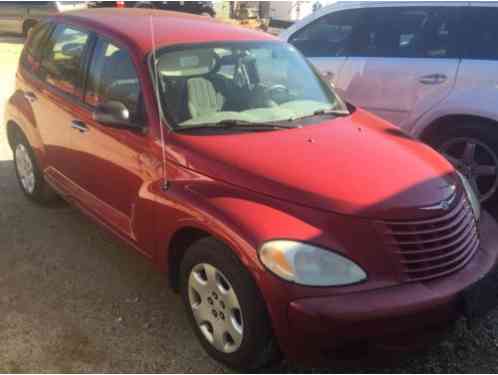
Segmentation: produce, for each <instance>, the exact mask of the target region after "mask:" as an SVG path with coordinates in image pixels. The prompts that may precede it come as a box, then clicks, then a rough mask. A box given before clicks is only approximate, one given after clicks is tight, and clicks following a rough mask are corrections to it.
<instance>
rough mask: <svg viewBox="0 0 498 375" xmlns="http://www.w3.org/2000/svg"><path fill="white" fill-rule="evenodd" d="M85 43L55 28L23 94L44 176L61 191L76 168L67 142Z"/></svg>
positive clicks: (83, 34) (79, 35)
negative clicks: (42, 153) (35, 131)
mask: <svg viewBox="0 0 498 375" xmlns="http://www.w3.org/2000/svg"><path fill="white" fill-rule="evenodd" d="M89 41H90V33H89V32H88V31H86V30H83V29H79V28H76V27H74V26H67V25H63V24H58V25H57V26H56V27H55V28H54V30H53V31H52V32H51V35H50V37H49V38H48V40H47V42H46V43H45V44H44V48H43V54H42V57H41V64H40V66H39V67H38V69H37V78H36V79H33V80H31V81H30V89H29V90H26V92H25V96H26V97H27V98H28V100H29V101H30V103H31V106H32V109H33V112H34V117H35V119H36V126H37V127H38V132H39V134H40V137H41V139H42V142H43V145H44V148H45V158H46V164H47V165H48V168H47V169H46V170H45V173H46V175H47V178H49V179H51V181H52V182H53V183H55V184H56V185H57V186H59V187H61V188H69V186H70V185H69V184H68V182H69V181H70V180H71V174H72V173H73V172H74V170H75V169H77V168H78V166H79V162H78V155H77V154H76V153H75V152H74V151H75V150H74V149H72V148H71V142H70V140H71V135H72V133H73V127H74V126H75V123H74V116H73V112H74V110H75V108H77V107H78V106H79V105H81V99H82V85H81V83H82V82H81V78H82V76H81V67H82V64H83V61H84V56H85V54H86V52H87V48H88V43H89ZM67 192H68V193H71V192H70V191H67Z"/></svg>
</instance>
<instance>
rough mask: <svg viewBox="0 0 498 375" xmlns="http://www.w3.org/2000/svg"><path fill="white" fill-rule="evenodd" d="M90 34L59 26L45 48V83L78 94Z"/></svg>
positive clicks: (43, 68) (43, 62) (43, 67)
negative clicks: (77, 89)
mask: <svg viewBox="0 0 498 375" xmlns="http://www.w3.org/2000/svg"><path fill="white" fill-rule="evenodd" d="M88 38H89V34H88V33H87V32H85V31H81V30H78V29H76V28H73V27H70V26H65V25H57V27H56V28H55V30H54V31H53V33H52V35H51V36H50V39H49V41H48V43H47V46H46V48H44V50H45V51H44V56H43V58H42V63H41V70H42V74H43V78H44V79H45V81H46V82H47V83H49V84H51V85H52V86H54V87H56V88H58V89H60V90H62V91H64V92H65V93H68V94H76V88H77V86H78V83H79V81H80V79H81V62H82V61H81V60H82V57H83V52H84V51H85V47H86V43H87V41H88Z"/></svg>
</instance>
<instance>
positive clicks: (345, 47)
mask: <svg viewBox="0 0 498 375" xmlns="http://www.w3.org/2000/svg"><path fill="white" fill-rule="evenodd" d="M360 16H361V11H360V10H358V9H356V10H355V9H353V10H345V11H339V12H334V13H330V14H328V15H326V16H323V17H321V18H319V19H318V20H316V21H314V22H312V23H311V24H309V25H307V26H305V27H304V28H303V29H301V30H299V31H297V32H296V33H295V34H294V35H292V37H291V38H290V39H289V42H290V43H291V44H293V45H294V46H295V47H296V48H297V49H299V50H300V51H301V53H302V54H303V55H304V56H306V57H340V56H348V55H349V53H350V47H351V37H352V35H353V32H354V29H355V28H356V27H357V24H358V21H359V19H360Z"/></svg>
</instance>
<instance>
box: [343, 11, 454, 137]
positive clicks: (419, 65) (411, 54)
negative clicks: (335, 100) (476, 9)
mask: <svg viewBox="0 0 498 375" xmlns="http://www.w3.org/2000/svg"><path fill="white" fill-rule="evenodd" d="M458 11H459V8H458V7H454V6H437V7H427V6H405V7H371V8H369V7H367V8H365V9H364V10H363V16H362V19H361V24H360V25H359V26H358V27H357V28H356V29H355V32H354V35H353V46H352V52H351V57H350V58H349V59H348V61H347V63H346V64H345V65H344V67H343V68H342V71H341V80H342V82H341V83H340V84H339V85H340V86H341V87H342V88H343V90H344V92H345V98H346V99H347V100H348V101H350V102H352V103H354V104H356V105H359V106H361V107H364V108H365V109H367V110H369V111H371V112H373V113H376V114H377V115H379V116H381V117H383V118H385V119H386V120H388V121H391V122H392V123H394V124H396V125H399V126H401V127H404V126H406V125H407V124H409V123H410V122H411V121H413V120H414V119H415V118H417V117H418V116H419V115H421V114H423V113H425V112H426V111H428V110H430V109H431V108H432V107H433V106H435V105H437V104H438V103H439V102H441V101H442V100H443V99H445V98H446V97H447V96H448V94H449V93H450V91H451V89H452V87H453V85H454V83H455V78H456V74H457V70H458V66H459V62H460V60H459V51H458V43H457V42H458V33H459V25H458Z"/></svg>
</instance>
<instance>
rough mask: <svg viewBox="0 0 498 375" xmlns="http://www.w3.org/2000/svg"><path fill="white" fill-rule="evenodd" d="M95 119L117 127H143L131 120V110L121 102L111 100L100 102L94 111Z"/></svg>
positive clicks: (138, 128)
mask: <svg viewBox="0 0 498 375" xmlns="http://www.w3.org/2000/svg"><path fill="white" fill-rule="evenodd" d="M93 119H94V120H95V121H97V122H100V123H101V124H103V125H108V126H114V127H117V128H126V129H137V130H140V129H142V127H141V126H140V125H138V124H134V123H132V122H131V121H130V111H129V110H128V108H127V107H126V106H125V105H124V104H123V103H121V102H118V101H115V100H110V101H108V102H104V103H102V104H99V105H98V106H97V108H96V109H95V112H94V113H93Z"/></svg>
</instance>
